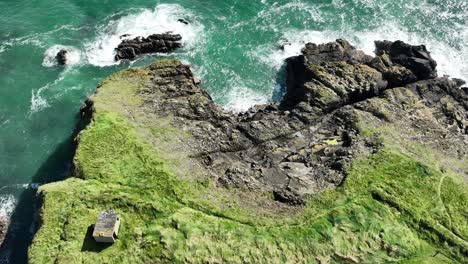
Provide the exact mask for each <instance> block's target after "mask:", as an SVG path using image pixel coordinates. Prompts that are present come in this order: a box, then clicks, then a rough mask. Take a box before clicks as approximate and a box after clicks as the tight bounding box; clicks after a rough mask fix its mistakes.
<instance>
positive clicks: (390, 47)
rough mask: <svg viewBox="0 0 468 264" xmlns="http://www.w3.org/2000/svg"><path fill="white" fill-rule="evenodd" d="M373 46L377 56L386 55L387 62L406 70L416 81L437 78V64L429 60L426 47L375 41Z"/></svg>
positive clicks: (400, 42)
mask: <svg viewBox="0 0 468 264" xmlns="http://www.w3.org/2000/svg"><path fill="white" fill-rule="evenodd" d="M375 46H376V54H377V55H378V56H380V57H382V56H385V55H388V60H389V61H391V62H392V63H396V64H399V65H401V66H403V67H406V68H408V69H409V70H411V71H412V72H413V74H414V75H415V76H416V77H417V78H418V80H425V79H431V78H435V77H437V71H436V67H437V63H436V61H434V60H433V59H432V58H431V55H430V53H429V52H428V51H427V49H426V46H424V45H420V46H412V45H409V44H406V43H404V42H403V41H395V42H390V41H376V42H375ZM388 66H391V65H388Z"/></svg>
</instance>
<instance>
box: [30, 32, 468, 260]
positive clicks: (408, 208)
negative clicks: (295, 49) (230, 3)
mask: <svg viewBox="0 0 468 264" xmlns="http://www.w3.org/2000/svg"><path fill="white" fill-rule="evenodd" d="M148 39H150V38H148ZM134 41H137V42H138V43H143V42H142V40H132V41H130V42H129V43H131V42H134ZM170 41H173V40H170ZM146 42H148V41H146ZM146 42H145V43H146ZM150 42H151V41H150ZM151 43H153V42H151ZM142 45H150V44H142ZM151 45H153V46H154V44H151ZM171 45H172V44H170V45H168V44H167V43H166V44H165V46H166V47H168V46H171ZM153 46H152V47H153ZM119 47H120V46H119ZM121 48H122V52H121V53H117V56H119V58H127V57H128V58H133V57H134V55H135V54H139V53H144V50H146V48H145V49H144V50H140V51H138V52H137V51H135V47H134V45H133V44H129V45H128V47H126V46H122V47H121ZM129 48H132V49H133V51H129ZM119 54H120V55H119ZM122 54H123V55H122ZM124 55H125V56H124ZM127 55H128V56H127ZM117 56H116V59H118V58H117ZM132 56H133V57H132ZM286 64H287V70H286V75H287V76H286V79H287V80H286V83H287V85H286V86H287V87H286V91H285V96H284V98H283V99H282V101H281V102H274V103H270V104H267V105H258V106H255V107H253V108H251V109H250V110H249V111H247V112H245V113H241V114H234V113H230V112H226V111H224V110H223V109H221V108H220V107H218V106H217V105H216V104H214V102H213V101H212V99H211V98H210V96H209V94H207V93H206V92H205V91H204V90H203V89H202V88H201V84H200V82H199V81H198V80H197V79H196V78H195V77H194V76H193V74H192V71H191V70H190V66H188V65H184V64H182V63H181V62H180V61H177V60H161V61H157V62H155V63H153V64H151V65H149V66H147V67H142V68H131V69H128V70H124V71H122V72H118V73H115V74H114V75H112V76H110V77H109V78H108V79H106V80H104V81H103V82H102V84H101V85H100V86H99V87H98V89H97V92H96V94H95V95H93V96H92V97H91V98H90V99H89V100H88V101H87V102H86V105H85V107H83V109H82V112H81V114H82V116H83V120H85V121H87V120H89V121H90V124H89V125H88V126H87V127H86V129H85V130H83V131H82V132H81V133H80V134H79V136H78V137H77V139H76V140H77V143H78V148H77V153H76V156H75V159H74V165H75V168H74V172H73V177H70V178H69V179H67V180H65V181H63V182H57V183H52V184H48V185H45V186H42V187H41V188H40V190H39V195H40V197H41V199H42V200H43V207H42V213H41V220H42V223H41V228H40V229H39V231H38V233H37V234H36V237H35V239H34V241H33V244H32V245H31V248H30V252H29V260H30V262H31V263H83V262H84V263H166V262H167V263H226V262H227V263H383V262H385V263H387V262H400V261H408V262H412V263H463V262H466V261H467V254H468V241H467V239H468V227H467V225H466V220H467V217H468V189H467V188H466V181H467V179H468V162H467V151H468V148H467V146H468V137H467V133H468V112H467V108H468V91H467V89H465V88H461V86H462V85H463V84H464V83H463V81H461V80H457V79H451V78H449V77H446V76H444V77H437V71H436V66H437V64H436V62H435V61H434V60H433V59H432V58H431V56H430V53H429V52H428V51H427V50H426V47H425V46H412V45H408V44H405V43H403V42H401V41H396V42H389V41H377V42H376V56H375V57H372V56H368V55H366V54H364V53H363V52H362V51H359V50H357V49H355V48H354V47H353V46H352V45H351V44H349V43H348V42H347V41H345V40H341V39H339V40H336V41H335V42H332V43H327V44H320V45H317V44H313V43H308V44H307V45H306V46H305V47H304V49H303V51H302V55H299V56H297V57H292V58H289V59H287V60H286ZM105 209H112V210H115V211H116V212H117V213H118V214H119V215H120V216H121V219H122V228H121V231H120V234H119V239H118V241H117V243H115V244H113V245H112V246H102V245H99V244H96V243H95V242H94V241H93V240H92V238H91V237H90V234H89V231H90V226H91V225H92V224H93V223H94V221H95V218H96V216H97V214H98V213H99V212H100V211H102V210H105Z"/></svg>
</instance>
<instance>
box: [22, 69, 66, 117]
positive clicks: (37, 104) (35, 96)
mask: <svg viewBox="0 0 468 264" xmlns="http://www.w3.org/2000/svg"><path fill="white" fill-rule="evenodd" d="M69 71H70V69H65V71H63V72H61V73H60V76H59V77H58V78H57V79H55V80H54V81H53V82H50V83H47V84H46V85H44V86H42V87H40V88H39V89H37V90H32V91H31V106H30V109H29V110H30V113H36V112H39V111H41V110H43V109H45V108H47V107H49V103H48V102H47V100H46V99H45V98H44V97H45V96H43V93H44V92H45V91H46V90H48V89H49V88H50V87H52V86H55V85H57V84H58V83H59V82H61V81H63V79H64V78H65V76H66V75H67V73H68V72H69Z"/></svg>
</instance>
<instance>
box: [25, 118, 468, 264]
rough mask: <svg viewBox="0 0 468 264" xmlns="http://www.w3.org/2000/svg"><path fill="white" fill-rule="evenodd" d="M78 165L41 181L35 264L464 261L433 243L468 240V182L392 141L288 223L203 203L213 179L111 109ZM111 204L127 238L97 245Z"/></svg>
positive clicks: (85, 136) (87, 139)
mask: <svg viewBox="0 0 468 264" xmlns="http://www.w3.org/2000/svg"><path fill="white" fill-rule="evenodd" d="M75 165H76V167H77V175H76V176H77V177H80V178H81V179H78V178H70V179H68V180H66V181H64V182H59V183H54V184H49V185H46V186H43V187H42V188H41V190H40V193H41V194H42V195H43V197H44V206H43V212H42V218H43V223H42V227H41V229H40V230H39V232H38V234H37V236H36V239H35V241H34V243H33V245H32V246H31V250H30V261H31V263H80V262H87V263H89V262H92V263H154V262H171V263H182V262H189V263H200V262H215V263H219V262H232V263H241V262H248V263H288V262H289V263H319V262H320V261H322V262H323V261H325V263H326V262H327V261H328V262H330V263H342V262H345V261H346V262H357V261H366V262H388V261H399V260H403V259H406V260H408V259H413V258H417V259H420V260H421V261H423V260H424V261H429V259H430V261H431V262H435V261H437V260H440V262H445V261H448V258H447V256H450V257H451V258H453V257H454V256H458V258H459V260H460V259H461V258H462V257H461V255H460V254H459V253H457V252H459V250H458V251H457V250H452V251H450V252H452V253H453V254H452V255H449V254H447V253H444V254H446V255H447V256H445V255H444V254H438V255H436V253H437V251H436V250H437V249H438V248H439V249H444V248H443V247H447V248H457V247H458V248H459V249H460V248H463V247H464V244H463V243H462V242H464V240H463V238H466V234H467V233H466V232H467V230H466V226H465V225H464V223H465V222H464V221H463V220H464V219H466V214H467V211H466V208H467V207H466V201H467V193H466V190H465V189H464V188H462V186H463V184H461V183H460V182H457V178H456V177H455V176H452V175H442V174H441V173H440V172H437V171H434V170H432V169H431V168H429V167H427V166H425V165H423V164H421V163H419V162H417V161H415V160H413V159H411V158H409V157H406V156H403V155H401V154H397V153H394V152H391V151H382V152H380V153H378V154H376V155H373V156H371V157H370V158H363V159H361V160H358V161H357V162H356V163H355V165H354V166H353V168H352V169H351V171H350V173H349V176H348V179H347V182H346V184H345V186H344V187H343V188H342V189H340V190H336V191H329V192H327V193H325V194H323V195H322V196H320V197H317V198H315V200H311V201H310V202H309V206H308V207H307V208H306V210H305V211H304V213H303V214H301V215H300V216H298V217H296V218H295V219H293V220H292V221H290V222H287V223H285V222H284V221H282V220H281V219H269V221H263V220H261V219H259V220H258V221H257V220H255V216H253V219H251V220H250V221H239V219H240V220H242V219H245V218H246V215H245V213H243V212H242V210H241V209H238V211H237V212H238V215H236V214H235V213H234V212H235V211H230V212H228V213H225V214H223V211H222V210H220V209H217V208H216V206H213V205H211V206H210V205H209V204H206V201H203V200H202V199H201V198H200V197H202V196H203V193H207V192H209V191H210V187H209V186H208V187H207V186H204V185H201V184H198V183H196V182H191V181H182V180H180V179H179V178H178V177H177V176H176V175H174V174H173V173H171V171H169V170H168V169H167V168H166V167H165V165H164V162H163V161H162V159H160V158H159V157H158V156H156V155H155V153H154V152H153V151H152V149H151V147H150V146H149V145H148V144H146V143H145V142H143V141H141V140H140V138H139V137H138V135H137V133H136V132H135V130H134V129H133V128H132V126H131V125H129V124H128V123H127V122H126V121H125V120H124V119H123V118H121V117H119V116H118V115H116V114H114V113H110V112H102V113H99V114H97V115H96V116H95V118H94V121H93V123H92V124H91V125H90V126H89V127H88V129H87V130H85V131H84V132H83V133H82V135H81V137H80V146H79V149H78V152H77V154H76V158H75ZM442 177H443V178H442ZM441 181H442V185H440V189H439V184H440V182H441ZM376 193H377V194H379V193H382V194H383V195H385V197H387V198H385V199H382V197H380V196H378V195H376ZM439 194H440V195H439ZM377 198H378V199H377ZM386 199H388V200H386ZM108 208H109V209H113V210H115V211H116V212H118V214H119V215H120V216H121V218H122V228H121V231H120V237H119V239H118V241H117V243H115V244H114V245H110V246H109V245H99V244H96V243H95V242H94V241H93V239H92V238H91V237H90V230H91V225H92V224H93V223H94V221H95V218H96V216H97V214H98V213H99V211H101V210H103V209H108ZM251 218H252V217H251ZM422 223H428V224H429V225H431V224H432V226H430V227H427V226H424V224H422ZM439 226H443V227H445V229H446V230H445V231H446V232H448V233H447V234H450V236H455V237H459V238H460V240H461V241H459V242H460V243H457V241H455V240H454V241H452V239H451V238H450V237H449V236H447V237H444V233H443V232H442V231H440V230H439V229H438V228H439ZM431 228H432V229H431ZM447 242H448V244H447ZM439 246H440V247H439ZM444 252H445V251H444ZM457 254H458V255H457ZM434 255H436V257H435V258H432V256H434Z"/></svg>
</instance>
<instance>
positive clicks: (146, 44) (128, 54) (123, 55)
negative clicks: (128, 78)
mask: <svg viewBox="0 0 468 264" xmlns="http://www.w3.org/2000/svg"><path fill="white" fill-rule="evenodd" d="M181 40H182V36H181V35H179V34H170V33H164V34H153V35H150V36H148V37H146V38H144V37H137V38H134V39H125V40H123V41H122V43H120V44H119V46H118V47H117V48H116V49H115V51H116V55H115V60H116V61H118V60H122V59H128V60H133V59H135V58H136V57H137V56H138V55H141V54H147V53H156V52H170V51H172V50H175V49H177V48H180V47H182V43H181Z"/></svg>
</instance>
